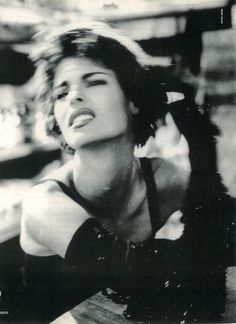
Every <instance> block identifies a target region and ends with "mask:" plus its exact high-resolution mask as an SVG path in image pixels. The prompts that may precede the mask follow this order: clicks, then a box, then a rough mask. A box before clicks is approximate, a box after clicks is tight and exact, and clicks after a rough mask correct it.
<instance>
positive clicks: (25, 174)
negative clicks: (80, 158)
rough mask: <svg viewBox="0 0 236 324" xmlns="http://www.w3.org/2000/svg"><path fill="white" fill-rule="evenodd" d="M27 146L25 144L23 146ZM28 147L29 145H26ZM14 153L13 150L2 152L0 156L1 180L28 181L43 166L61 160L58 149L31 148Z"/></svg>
mask: <svg viewBox="0 0 236 324" xmlns="http://www.w3.org/2000/svg"><path fill="white" fill-rule="evenodd" d="M25 145H27V144H25ZM28 145H29V144H28ZM24 147H26V146H24V145H23V146H22V151H21V150H19V151H18V152H16V150H15V149H14V148H12V149H6V150H4V151H2V155H1V156H0V178H1V179H29V178H32V177H34V176H36V175H37V174H38V173H39V172H40V171H41V170H42V169H43V167H44V166H46V165H47V164H49V163H50V162H52V161H54V160H59V159H60V158H61V149H60V148H58V147H51V146H50V145H47V146H46V145H45V146H42V145H41V146H38V147H37V146H35V145H34V146H32V149H31V150H28V151H26V152H24Z"/></svg>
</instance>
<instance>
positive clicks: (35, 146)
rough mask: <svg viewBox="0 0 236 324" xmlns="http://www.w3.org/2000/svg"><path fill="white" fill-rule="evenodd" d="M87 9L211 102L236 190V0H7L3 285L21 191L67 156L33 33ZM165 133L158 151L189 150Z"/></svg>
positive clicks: (1, 127) (1, 43)
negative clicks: (46, 107) (36, 60)
mask: <svg viewBox="0 0 236 324" xmlns="http://www.w3.org/2000/svg"><path fill="white" fill-rule="evenodd" d="M84 16H86V17H92V18H97V19H100V20H102V21H106V22H108V23H109V24H111V25H112V26H114V27H115V28H117V29H119V30H120V31H121V32H122V33H124V34H126V35H128V36H130V37H131V38H133V39H134V40H136V41H137V42H138V43H139V44H140V45H141V46H142V47H143V49H144V50H145V51H146V52H147V53H149V54H150V55H151V56H152V60H153V62H156V63H157V64H159V65H162V66H167V65H168V66H170V68H168V69H167V70H168V73H167V74H166V75H165V78H166V79H165V80H166V82H167V83H168V84H169V86H170V91H180V92H181V91H188V93H190V94H191V96H193V97H194V98H195V100H196V101H197V103H199V104H203V103H207V104H209V105H210V115H211V118H212V120H213V121H214V122H215V123H216V124H217V125H218V126H219V128H220V131H221V135H220V136H219V139H218V144H217V145H218V165H219V168H220V170H221V172H222V175H223V180H224V183H225V185H226V186H227V188H228V190H229V193H230V194H231V195H232V196H234V197H236V167H235V162H236V130H235V125H236V107H235V104H236V33H235V31H236V1H233V0H232V1H231V0H129V1H126V0H50V1H47V0H0V197H1V199H0V261H1V260H2V259H3V258H4V263H2V262H1V265H0V275H1V276H0V279H1V278H3V279H1V280H2V282H1V280H0V284H1V285H7V284H6V283H5V282H6V280H8V281H9V279H7V278H9V269H11V273H13V272H12V269H19V268H20V267H21V264H22V255H21V252H20V250H19V243H18V240H19V231H20V226H19V224H20V215H21V200H22V198H23V197H24V195H25V194H26V193H27V191H28V190H29V189H30V188H31V187H32V185H33V184H34V183H35V182H36V181H38V180H39V179H40V178H41V177H42V176H44V175H45V174H46V173H47V172H49V171H50V170H52V169H53V168H56V167H58V166H60V165H61V164H62V163H63V161H65V160H66V159H67V158H68V157H67V156H65V154H64V153H63V154H62V153H61V150H60V146H59V145H58V143H57V142H56V141H55V140H54V139H53V138H50V137H48V136H46V134H45V131H44V125H43V116H42V112H41V111H40V109H39V108H38V107H37V105H36V103H35V95H36V90H37V74H35V67H34V65H33V64H32V62H31V61H30V59H29V58H28V54H29V52H30V50H31V48H32V46H34V40H33V39H32V36H33V35H34V34H35V33H36V32H38V31H40V30H42V28H44V26H46V25H48V24H51V23H52V22H54V23H55V22H58V23H60V24H63V23H65V22H76V21H79V19H82V17H84ZM164 138H165V140H166V139H167V138H168V136H167V137H166V136H164ZM165 140H162V143H161V146H162V147H161V148H160V147H159V151H158V148H157V150H156V152H158V153H157V154H160V155H161V154H162V153H163V152H164V153H165V152H166V151H165V146H167V147H168V150H169V152H170V151H171V152H172V153H173V154H172V155H181V154H185V153H186V152H185V150H184V149H183V147H181V146H180V148H179V149H178V150H176V148H175V149H174V147H175V144H176V143H175V140H174V139H173V136H172V137H171V134H170V136H169V142H168V143H167V142H166V143H165ZM166 141H167V140H166ZM153 142H154V145H155V140H153ZM168 145H169V146H168ZM163 147H164V148H163ZM144 151H145V150H144ZM164 153H163V155H165V154H164ZM12 276H13V274H12ZM4 278H5V279H4ZM8 284H9V283H8Z"/></svg>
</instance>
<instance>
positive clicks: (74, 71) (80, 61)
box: [54, 57, 113, 84]
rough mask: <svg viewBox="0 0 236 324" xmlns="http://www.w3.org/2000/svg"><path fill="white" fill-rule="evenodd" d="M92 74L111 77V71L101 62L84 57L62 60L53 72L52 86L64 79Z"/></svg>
mask: <svg viewBox="0 0 236 324" xmlns="http://www.w3.org/2000/svg"><path fill="white" fill-rule="evenodd" d="M92 73H103V74H107V75H112V74H113V73H112V71H111V70H109V69H108V68H106V67H105V66H104V65H103V64H102V63H101V62H98V61H96V60H93V59H90V58H86V57H79V58H77V57H68V58H65V59H63V60H62V61H61V62H60V63H59V64H58V66H57V68H56V70H55V77H54V84H57V83H58V82H61V81H62V80H64V79H67V78H69V79H76V78H81V77H82V78H83V77H84V76H85V75H88V74H92Z"/></svg>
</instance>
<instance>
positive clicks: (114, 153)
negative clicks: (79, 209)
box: [73, 138, 139, 214]
mask: <svg viewBox="0 0 236 324" xmlns="http://www.w3.org/2000/svg"><path fill="white" fill-rule="evenodd" d="M73 163H74V164H73V180H74V185H75V188H76V190H77V191H78V192H79V193H80V194H81V195H82V196H83V197H84V198H85V199H87V200H88V201H90V202H91V203H92V204H93V205H94V207H95V208H97V209H98V210H99V209H100V210H102V211H103V210H106V211H107V212H113V211H116V213H118V209H119V208H122V205H123V206H124V205H125V204H126V203H127V196H128V195H129V193H130V192H131V191H132V190H133V187H134V184H135V183H136V181H137V172H138V168H139V165H138V162H137V160H136V159H135V157H134V154H133V143H131V142H129V141H128V140H126V139H125V138H122V139H117V140H114V139H113V140H112V141H110V142H106V143H94V144H92V145H89V146H86V147H84V148H81V149H80V150H78V151H76V152H75V156H74V161H73ZM121 202H122V203H121ZM118 206H119V208H118ZM113 214H114V213H113Z"/></svg>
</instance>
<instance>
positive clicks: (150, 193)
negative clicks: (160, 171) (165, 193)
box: [140, 158, 163, 235]
mask: <svg viewBox="0 0 236 324" xmlns="http://www.w3.org/2000/svg"><path fill="white" fill-rule="evenodd" d="M140 163H141V168H142V171H143V176H144V180H145V183H146V187H147V200H148V209H149V214H150V219H151V224H152V231H153V235H154V234H155V233H156V231H157V230H158V229H160V228H161V227H162V226H163V224H162V223H161V221H160V219H159V217H158V216H159V203H158V194H157V187H156V182H155V178H154V174H153V170H152V165H151V160H150V159H148V158H140Z"/></svg>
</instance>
